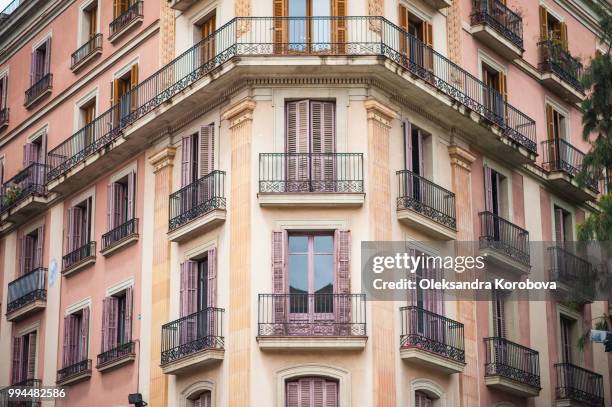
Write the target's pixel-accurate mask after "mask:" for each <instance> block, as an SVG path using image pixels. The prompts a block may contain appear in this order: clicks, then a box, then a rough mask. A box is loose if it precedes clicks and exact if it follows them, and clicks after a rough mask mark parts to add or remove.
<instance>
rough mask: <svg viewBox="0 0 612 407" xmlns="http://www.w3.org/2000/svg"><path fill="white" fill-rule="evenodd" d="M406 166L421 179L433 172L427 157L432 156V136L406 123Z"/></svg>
mask: <svg viewBox="0 0 612 407" xmlns="http://www.w3.org/2000/svg"><path fill="white" fill-rule="evenodd" d="M403 130H404V165H405V168H406V169H407V170H408V171H410V172H412V173H414V174H417V175H419V176H421V177H426V175H427V174H426V173H427V172H430V171H431V168H430V164H431V163H429V162H428V160H427V157H429V156H430V154H431V134H429V133H427V132H426V131H425V130H423V129H421V128H419V127H417V126H415V125H414V124H411V123H410V122H408V121H404V125H403Z"/></svg>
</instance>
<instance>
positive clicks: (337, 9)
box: [332, 0, 346, 54]
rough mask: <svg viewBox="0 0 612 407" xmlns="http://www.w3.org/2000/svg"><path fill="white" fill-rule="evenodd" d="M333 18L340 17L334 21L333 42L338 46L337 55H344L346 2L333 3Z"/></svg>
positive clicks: (337, 0) (342, 0)
mask: <svg viewBox="0 0 612 407" xmlns="http://www.w3.org/2000/svg"><path fill="white" fill-rule="evenodd" d="M332 16H336V17H339V18H337V19H333V20H332V21H333V25H334V27H333V31H332V32H333V36H334V37H333V38H332V41H333V42H334V44H336V50H332V52H334V51H335V53H336V54H344V53H345V52H346V19H345V18H344V17H345V16H346V0H333V1H332Z"/></svg>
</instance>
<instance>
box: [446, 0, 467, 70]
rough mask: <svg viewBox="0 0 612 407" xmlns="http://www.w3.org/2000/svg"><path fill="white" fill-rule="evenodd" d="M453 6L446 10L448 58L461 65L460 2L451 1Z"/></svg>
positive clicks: (461, 30) (461, 28) (461, 32)
mask: <svg viewBox="0 0 612 407" xmlns="http://www.w3.org/2000/svg"><path fill="white" fill-rule="evenodd" d="M452 1H453V4H452V5H451V6H450V7H449V8H447V9H446V10H448V11H447V13H448V14H447V15H446V34H447V44H448V57H449V59H450V60H451V61H453V62H454V63H456V64H459V65H461V36H462V35H463V26H462V23H461V1H462V0H452Z"/></svg>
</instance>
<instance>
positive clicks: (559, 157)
mask: <svg viewBox="0 0 612 407" xmlns="http://www.w3.org/2000/svg"><path fill="white" fill-rule="evenodd" d="M584 156H585V154H584V153H583V152H582V151H580V150H578V149H577V148H576V147H574V146H573V145H571V144H570V143H568V142H567V141H565V140H563V139H561V138H555V139H552V140H545V141H543V142H542V165H543V166H544V168H545V169H546V170H548V171H563V172H565V173H567V174H568V175H569V176H570V177H575V176H576V175H578V174H579V173H580V172H582V169H583V161H584ZM586 184H587V186H588V187H589V188H590V189H591V190H593V191H594V192H599V185H598V182H597V175H596V174H593V175H592V176H590V177H588V179H587V180H586Z"/></svg>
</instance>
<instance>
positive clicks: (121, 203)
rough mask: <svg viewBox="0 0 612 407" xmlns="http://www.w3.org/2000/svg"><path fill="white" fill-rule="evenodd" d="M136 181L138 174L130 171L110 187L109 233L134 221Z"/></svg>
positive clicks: (107, 214) (108, 206)
mask: <svg viewBox="0 0 612 407" xmlns="http://www.w3.org/2000/svg"><path fill="white" fill-rule="evenodd" d="M135 180H136V173H135V172H134V171H130V172H129V173H128V174H127V175H125V176H123V177H121V178H120V179H118V180H116V181H114V182H112V183H110V184H109V185H108V194H107V199H108V204H107V213H106V221H107V227H108V230H109V231H110V230H113V229H115V228H118V227H119V226H121V225H123V224H125V223H126V222H128V221H130V220H132V219H134V212H135V211H134V208H135V206H134V194H135V184H136V182H135Z"/></svg>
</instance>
